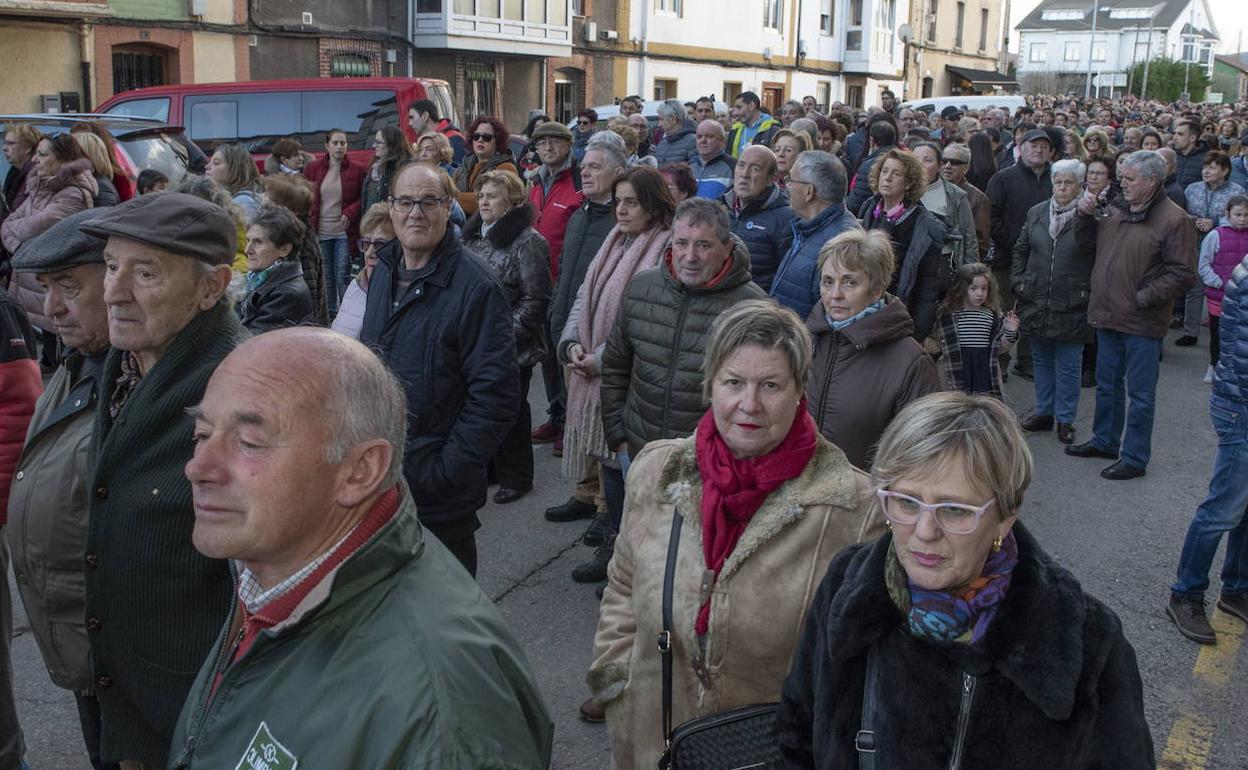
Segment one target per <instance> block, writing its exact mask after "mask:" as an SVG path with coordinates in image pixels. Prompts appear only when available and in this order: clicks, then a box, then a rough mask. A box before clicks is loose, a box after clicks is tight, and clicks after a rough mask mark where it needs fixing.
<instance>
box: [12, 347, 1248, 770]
mask: <svg viewBox="0 0 1248 770" xmlns="http://www.w3.org/2000/svg"><path fill="white" fill-rule="evenodd" d="M1172 340H1173V336H1172V337H1171V340H1167V343H1166V349H1165V360H1164V362H1163V364H1162V370H1161V383H1160V385H1159V387H1158V405H1157V422H1156V428H1155V433H1154V442H1153V460H1152V464H1151V465H1150V466H1149V469H1148V475H1147V476H1146V477H1145V478H1142V479H1136V480H1133V481H1128V482H1110V481H1105V480H1103V479H1101V478H1100V476H1099V475H1098V472H1099V471H1100V470H1101V468H1102V467H1104V466H1105V465H1106V464H1107V463H1106V462H1104V461H1100V460H1078V459H1074V458H1070V457H1066V456H1065V455H1063V454H1062V451H1061V445H1060V444H1059V443H1058V442H1057V439H1056V437H1055V436H1054V435H1053V434H1051V433H1050V434H1039V435H1036V436H1033V437H1032V438H1031V439H1030V442H1031V446H1032V450H1033V452H1034V453H1035V458H1036V468H1037V472H1036V478H1035V481H1034V483H1033V484H1032V487H1031V490H1030V491H1029V492H1028V494H1027V499H1026V503H1025V505H1024V509H1023V512H1022V514H1021V515H1022V519H1023V521H1025V522H1026V523H1027V525H1028V526H1029V527H1030V528H1031V530H1032V532H1033V533H1035V534H1036V535H1037V537H1038V538H1039V539H1040V541H1041V543H1043V545H1044V547H1045V548H1046V549H1047V550H1048V551H1049V552H1050V553H1051V554H1053V555H1054V556H1055V557H1056V558H1057V559H1058V560H1059V561H1061V562H1062V563H1063V564H1065V565H1066V566H1067V567H1068V568H1070V569H1071V570H1072V571H1073V572H1074V573H1075V575H1076V577H1078V578H1079V580H1080V581H1082V583H1083V585H1084V588H1085V589H1086V590H1088V591H1089V592H1091V593H1092V594H1094V595H1096V596H1098V597H1099V598H1101V599H1102V600H1104V601H1105V602H1107V603H1108V604H1109V605H1110V606H1111V607H1112V608H1113V609H1114V611H1116V612H1117V613H1118V615H1119V616H1120V617H1121V618H1122V621H1123V625H1124V627H1125V629H1126V634H1127V638H1128V639H1130V641H1131V642H1132V644H1133V645H1134V646H1135V650H1136V654H1137V655H1138V657H1139V664H1140V673H1141V675H1142V677H1143V681H1144V698H1145V707H1146V709H1147V715H1148V721H1149V725H1150V726H1151V728H1152V734H1153V741H1154V743H1155V744H1156V747H1157V757H1158V761H1159V763H1160V766H1161V767H1163V768H1171V769H1176V768H1191V769H1192V770H1195V769H1196V768H1205V769H1207V770H1214V769H1215V768H1216V769H1219V770H1222V769H1225V770H1243V769H1244V768H1248V730H1245V729H1244V727H1243V725H1244V718H1243V715H1244V714H1245V713H1248V688H1246V687H1245V686H1244V684H1243V683H1244V682H1245V681H1248V654H1246V653H1244V652H1243V650H1242V647H1241V644H1240V640H1241V639H1242V637H1243V635H1244V631H1245V627H1244V625H1243V624H1242V623H1239V622H1238V621H1236V620H1234V619H1233V618H1230V617H1229V616H1226V615H1223V614H1222V613H1221V612H1214V614H1213V620H1214V623H1215V625H1216V626H1217V627H1218V628H1219V630H1220V631H1221V632H1222V633H1221V641H1220V643H1219V644H1218V645H1217V646H1215V647H1208V648H1201V647H1199V646H1198V645H1196V644H1194V643H1191V642H1189V641H1187V640H1186V639H1184V638H1183V637H1181V636H1180V635H1179V634H1178V632H1177V631H1176V630H1175V629H1174V627H1173V625H1172V624H1171V623H1170V621H1169V620H1168V619H1167V618H1166V617H1165V615H1164V613H1163V608H1164V606H1165V602H1166V598H1167V596H1168V593H1167V592H1168V586H1169V584H1170V582H1171V581H1172V580H1173V576H1174V567H1175V563H1176V561H1177V559H1178V554H1179V548H1180V546H1181V544H1182V540H1183V535H1184V532H1185V531H1186V527H1187V523H1188V521H1189V519H1190V517H1191V515H1192V513H1193V512H1194V510H1195V508H1196V506H1197V505H1199V503H1200V502H1201V500H1202V498H1203V496H1204V493H1205V489H1206V484H1207V481H1208V477H1209V473H1210V470H1211V468H1212V462H1213V455H1214V448H1215V445H1216V440H1215V436H1214V433H1213V429H1212V428H1211V426H1210V424H1209V417H1208V409H1207V402H1208V393H1209V386H1207V385H1204V384H1202V383H1201V381H1200V378H1201V376H1202V374H1203V373H1204V370H1205V364H1206V362H1207V358H1206V356H1207V353H1206V351H1205V348H1204V345H1205V344H1206V339H1205V337H1204V336H1203V335H1202V338H1201V346H1200V347H1197V348H1176V347H1174V346H1173V345H1172V344H1171V341H1172ZM1006 391H1007V400H1008V401H1009V403H1010V405H1011V406H1013V407H1014V408H1015V409H1016V410H1017V411H1019V413H1020V414H1026V413H1027V410H1028V409H1029V408H1030V406H1031V403H1032V400H1031V384H1030V383H1028V382H1025V381H1022V380H1019V379H1018V378H1013V379H1012V380H1011V381H1010V382H1009V383H1008V384H1007V385H1006ZM532 392H533V397H532V400H533V406H534V411H533V413H534V415H535V419H540V416H541V415H544V414H545V407H544V401H543V393H542V386H541V384H540V378H539V380H538V381H537V382H535V383H534V384H533V388H532ZM1092 394H1093V391H1092V390H1084V391H1083V399H1082V403H1081V404H1080V417H1079V420H1078V422H1077V428H1078V430H1079V437H1080V438H1079V439H1078V440H1082V439H1083V437H1086V436H1087V435H1089V434H1090V432H1091V428H1090V424H1091V418H1092V403H1093V395H1092ZM536 454H537V461H536V464H537V469H536V470H537V489H535V490H534V492H533V493H532V494H530V495H528V496H526V497H524V498H523V499H522V500H520V501H519V502H516V503H513V504H511V505H508V506H495V505H492V504H491V505H489V506H487V507H486V508H485V509H484V510H483V511H482V512H481V519H482V522H483V524H484V526H483V527H482V528H481V531H480V533H479V546H480V553H481V574H480V581H481V585H482V586H483V588H484V589H485V590H486V592H487V593H488V594H489V595H490V596H491V597H492V598H493V599H494V600H495V601H496V602H497V603H498V605H499V607H500V608H501V609H502V611H503V614H504V615H505V616H506V618H507V620H508V622H509V623H510V624H511V627H512V628H513V629H514V631H515V633H516V634H517V635H518V636H519V638H520V639H521V640H522V642H523V643H524V646H525V649H526V651H527V653H528V655H529V659H530V660H531V662H532V664H533V666H534V668H535V670H536V672H537V676H538V680H539V682H540V683H541V686H542V689H543V691H544V693H545V695H546V699H547V704H548V706H549V708H550V711H551V714H552V715H553V717H554V720H555V724H556V730H555V753H554V763H553V766H554V767H556V768H578V769H580V768H605V767H607V766H608V765H609V755H608V750H607V739H606V730H605V728H604V727H603V726H601V725H588V724H585V723H583V722H581V721H580V720H579V719H578V718H577V706H578V705H579V704H580V702H581V701H582V700H583V699H584V698H585V697H586V695H587V694H588V693H587V691H586V688H585V685H584V673H585V670H586V668H587V667H588V665H589V663H590V657H591V645H592V639H593V633H594V625H595V623H596V620H597V600H596V599H595V597H594V594H593V587H592V586H582V585H577V584H575V583H573V582H572V581H571V580H570V579H569V577H568V575H569V572H570V571H571V569H572V567H574V566H575V565H576V564H577V563H579V562H580V561H581V560H582V559H584V558H586V557H588V556H589V555H590V549H589V548H587V547H585V546H581V545H578V544H577V537H578V536H579V535H580V533H581V531H582V529H583V527H584V523H583V522H576V523H572V524H560V525H556V524H550V523H547V522H546V521H544V520H543V518H542V512H543V511H544V510H545V508H546V507H547V506H549V505H553V504H556V503H559V502H562V501H563V500H564V499H566V497H567V495H568V492H569V491H570V489H571V485H570V484H569V483H568V482H567V481H565V480H563V479H562V478H561V476H560V469H559V461H558V460H557V459H555V458H554V457H552V456H551V453H550V449H549V446H546V447H536ZM1245 483H1248V479H1246V480H1245ZM1220 564H1221V555H1220V554H1219V557H1218V561H1217V562H1216V565H1220ZM1215 569H1216V567H1215ZM10 579H11V577H10ZM1214 585H1215V589H1214V590H1216V585H1217V581H1216V576H1215V580H1214ZM1211 606H1212V602H1211ZM15 635H16V638H15V639H14V644H13V657H14V666H15V669H16V692H17V698H18V708H19V712H20V714H21V718H22V722H23V727H24V730H25V735H26V742H27V747H28V752H27V760H28V762H29V763H30V765H31V767H32V768H34V770H48V769H49V768H55V769H57V770H87V769H88V768H89V767H90V765H89V763H88V762H87V761H86V758H85V754H84V752H83V750H82V748H81V738H80V736H79V732H78V722H77V713H76V711H75V708H74V704H73V699H72V697H71V696H70V695H69V694H68V693H67V692H65V691H62V690H59V689H57V688H56V687H55V686H53V685H52V684H51V682H50V681H49V680H48V677H47V674H46V673H45V672H44V669H43V666H42V663H41V661H40V659H39V654H38V651H37V650H36V649H35V644H34V640H33V639H32V638H31V636H30V633H29V630H28V628H27V627H26V622H25V617H24V615H23V614H22V612H21V609H20V605H19V606H18V610H17V616H16V618H15ZM400 665H401V664H400ZM656 719H657V715H656Z"/></svg>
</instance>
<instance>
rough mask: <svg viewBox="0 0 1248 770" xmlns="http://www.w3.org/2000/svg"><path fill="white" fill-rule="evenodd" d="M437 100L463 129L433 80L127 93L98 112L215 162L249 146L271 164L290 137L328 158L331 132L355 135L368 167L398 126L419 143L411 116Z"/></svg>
mask: <svg viewBox="0 0 1248 770" xmlns="http://www.w3.org/2000/svg"><path fill="white" fill-rule="evenodd" d="M417 99H429V100H431V101H432V102H433V103H434V104H436V105H437V106H438V113H439V115H440V116H441V117H449V118H450V119H451V120H452V121H455V122H456V124H457V125H458V119H457V116H456V114H455V107H454V101H453V100H452V99H451V89H450V86H449V85H447V83H446V81H444V80H432V79H428V78H309V79H302V80H253V81H250V82H245V83H205V84H200V85H171V86H156V87H154V88H139V89H136V90H134V91H125V92H123V93H120V94H117V95H116V96H113V97H112V98H110V99H108V100H106V101H105V102H104V103H103V104H101V105H100V107H99V109H97V110H96V112H101V113H107V114H110V115H126V116H130V117H139V118H154V119H156V120H159V121H161V122H162V123H167V124H172V125H176V126H184V127H185V128H186V136H187V137H188V138H190V140H191V141H193V142H195V144H197V145H199V147H200V148H201V149H202V150H203V151H204V152H205V153H207V154H209V155H211V154H212V151H213V150H214V149H215V148H216V146H217V145H218V144H222V143H227V144H228V143H233V142H238V143H241V144H242V145H243V146H244V147H246V148H247V149H248V150H250V151H251V153H252V155H254V156H257V157H263V156H264V155H266V154H268V152H269V150H270V148H271V147H272V146H273V143H274V142H275V141H277V140H278V139H281V138H282V137H286V136H289V137H294V138H295V139H298V140H299V142H300V143H301V144H302V145H303V146H304V148H305V149H306V150H307V151H308V152H312V153H316V154H320V153H322V152H324V150H325V134H326V132H327V131H329V130H330V129H331V128H341V129H343V130H344V131H346V132H347V147H348V149H349V150H350V155H351V160H352V161H357V162H360V163H361V164H362V165H365V166H367V164H368V162H369V161H370V160H371V158H372V146H373V136H374V135H375V134H376V133H377V129H378V128H381V127H382V126H384V125H388V124H395V123H397V124H398V125H400V126H401V127H402V128H403V132H404V133H405V134H406V135H407V138H408V139H409V140H411V141H415V139H416V137H415V136H413V135H412V130H411V129H410V128H409V127H408V125H407V108H408V106H409V105H410V104H411V103H412V102H414V101H416V100H417Z"/></svg>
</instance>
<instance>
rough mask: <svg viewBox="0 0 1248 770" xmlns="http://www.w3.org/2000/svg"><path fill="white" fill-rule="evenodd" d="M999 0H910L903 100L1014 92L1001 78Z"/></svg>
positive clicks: (1001, 13)
mask: <svg viewBox="0 0 1248 770" xmlns="http://www.w3.org/2000/svg"><path fill="white" fill-rule="evenodd" d="M1004 8H1008V5H1007V6H1003V4H1002V2H1001V0H913V4H912V6H911V9H910V17H909V23H910V30H909V33H910V35H909V36H910V42H909V43H908V45H907V48H908V50H909V59H908V60H907V62H906V73H905V75H906V77H905V86H904V95H903V98H906V99H919V98H927V97H932V96H957V95H962V94H992V93H996V92H1002V91H1013V90H1016V87H1017V84H1016V83H1014V82H1013V80H1012V79H1011V78H1007V77H1005V76H1004V75H1003V74H1000V73H1002V72H1004V67H1003V66H1002V65H1003V64H1004V61H1003V59H1002V56H1001V51H1002V50H1003V49H1004V44H1005V35H1006V32H1007V24H1006V19H1005V16H1006V13H1008V11H1005V10H1004Z"/></svg>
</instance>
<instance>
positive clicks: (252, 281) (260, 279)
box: [243, 259, 282, 294]
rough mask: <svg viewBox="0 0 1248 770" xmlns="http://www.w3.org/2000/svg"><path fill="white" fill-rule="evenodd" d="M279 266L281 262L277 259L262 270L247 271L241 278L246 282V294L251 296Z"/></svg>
mask: <svg viewBox="0 0 1248 770" xmlns="http://www.w3.org/2000/svg"><path fill="white" fill-rule="evenodd" d="M280 264H282V260H280V259H279V260H277V261H276V262H274V263H273V264H271V265H269V266H268V267H266V268H265V269H263V270H248V271H247V273H246V274H245V275H244V276H243V278H244V279H245V280H246V281H247V293H248V294H251V293H252V292H253V291H255V290H256V289H258V288H260V286H261V285H262V284H263V283H264V281H265V279H266V278H268V277H269V274H270V273H272V272H273V270H274V269H275V268H276V267H277V266H278V265H280Z"/></svg>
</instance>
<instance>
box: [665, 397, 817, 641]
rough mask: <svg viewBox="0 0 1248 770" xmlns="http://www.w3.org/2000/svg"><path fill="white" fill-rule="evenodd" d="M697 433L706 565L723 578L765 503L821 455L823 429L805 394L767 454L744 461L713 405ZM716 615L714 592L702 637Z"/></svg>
mask: <svg viewBox="0 0 1248 770" xmlns="http://www.w3.org/2000/svg"><path fill="white" fill-rule="evenodd" d="M695 435H696V439H695V440H696V441H697V456H698V474H699V475H700V476H701V477H702V555H703V557H704V558H705V560H706V568H707V569H708V570H710V571H711V572H713V573H714V574H715V577H716V578H717V579H718V578H719V572H720V570H722V569H723V568H724V562H725V561H727V559H728V557H729V556H731V555H732V551H733V549H735V548H736V547H737V541H738V540H740V539H741V534H742V533H743V532H745V528H746V527H747V526H749V524H750V520H751V519H753V518H754V514H755V513H757V512H758V508H759V506H761V505H762V504H763V501H764V500H766V499H767V496H768V495H770V494H771V493H772V492H774V491H776V490H777V489H779V488H780V485H781V484H783V483H784V482H786V481H788V480H789V479H795V478H797V477H798V476H800V475H801V474H802V471H804V470H805V469H806V465H807V464H808V463H809V462H810V458H812V457H814V456H815V445H816V443H817V440H816V439H817V437H818V435H819V432H818V430H817V429H816V427H815V421H814V419H813V418H812V417H811V416H810V410H809V409H807V408H806V399H805V398H802V401H801V403H800V404H798V407H797V414H796V415H794V418H793V425H792V426H790V427H789V432H788V434H787V435H786V436H785V437H784V440H783V441H781V442H780V444H779V445H777V446H776V448H775V449H772V450H771V451H770V452H768V453H767V454H765V455H760V456H758V457H749V458H746V459H744V460H738V459H737V458H735V457H733V456H732V450H730V449H729V448H728V443H727V442H726V441H724V437H723V436H721V435H720V434H719V429H718V428H717V427H716V425H715V414H714V412H713V410H711V409H708V410H706V414H704V415H702V419H701V420H700V421H699V422H698V428H697V431H696V434H695ZM677 515H679V514H677ZM710 620H711V595H710V592H709V591H708V592H707V594H706V598H705V599H704V600H703V602H702V606H701V607H699V608H698V620H697V623H696V624H695V625H694V630H695V631H696V632H697V633H698V635H699V636H702V635H704V634H705V633H706V631H707V628H708V627H709V626H710Z"/></svg>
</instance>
